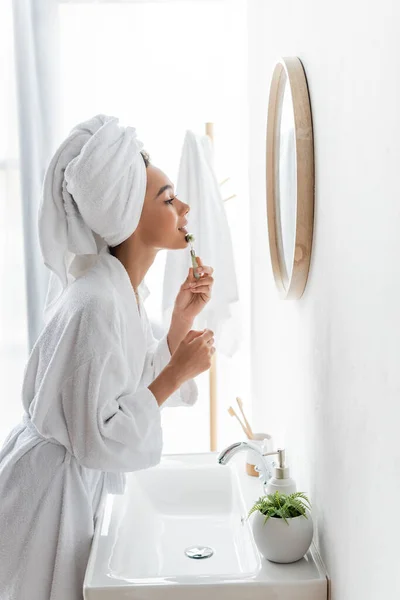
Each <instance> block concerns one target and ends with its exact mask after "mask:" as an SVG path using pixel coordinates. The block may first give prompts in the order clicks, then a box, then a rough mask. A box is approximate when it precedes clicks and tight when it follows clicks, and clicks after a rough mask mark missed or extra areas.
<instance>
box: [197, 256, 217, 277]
mask: <svg viewBox="0 0 400 600" xmlns="http://www.w3.org/2000/svg"><path fill="white" fill-rule="evenodd" d="M196 260H197V264H198V265H199V266H198V267H197V269H196V271H197V273H200V274H202V273H205V274H207V275H212V274H213V273H214V269H213V268H212V267H208V266H207V265H203V261H202V260H201V258H200V256H196Z"/></svg>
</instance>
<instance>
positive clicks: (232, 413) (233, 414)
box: [228, 406, 253, 440]
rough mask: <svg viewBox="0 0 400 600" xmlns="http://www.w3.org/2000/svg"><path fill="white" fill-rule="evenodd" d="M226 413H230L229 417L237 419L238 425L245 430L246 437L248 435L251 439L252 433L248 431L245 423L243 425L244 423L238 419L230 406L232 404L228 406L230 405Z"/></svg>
mask: <svg viewBox="0 0 400 600" xmlns="http://www.w3.org/2000/svg"><path fill="white" fill-rule="evenodd" d="M228 413H229V414H230V415H231V417H235V418H236V419H237V420H238V421H239V423H240V426H241V428H242V429H243V431H244V432H245V434H246V436H247V437H248V438H249V439H250V440H251V439H253V437H252V435H251V434H250V431H249V430H248V429H247V427H246V425H244V424H243V423H242V421H241V420H240V419H239V417H238V415H237V414H236V412H235V410H234V409H233V408H232V406H230V407H229V408H228Z"/></svg>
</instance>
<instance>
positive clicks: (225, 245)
mask: <svg viewBox="0 0 400 600" xmlns="http://www.w3.org/2000/svg"><path fill="white" fill-rule="evenodd" d="M176 193H177V196H178V197H179V199H180V200H182V201H183V202H186V203H187V204H189V206H190V213H189V214H188V221H189V224H188V227H187V229H188V231H190V233H192V234H193V235H194V237H195V241H194V248H195V250H196V254H197V256H199V257H200V258H201V260H202V261H203V263H204V264H205V265H209V266H212V267H213V268H214V286H213V294H212V298H211V300H210V302H209V303H208V304H207V306H206V308H205V309H204V310H203V311H202V313H201V314H200V315H199V316H198V317H197V318H196V320H195V324H194V328H195V329H204V328H209V329H211V330H212V331H214V334H215V343H216V348H217V351H218V352H222V353H223V354H225V355H227V356H232V355H233V354H234V353H235V351H236V349H237V347H238V344H239V340H240V332H239V320H238V318H237V317H236V314H237V303H238V300H239V296H238V288H237V281H236V273H235V264H234V257H233V248H232V240H231V235H230V230H229V225H228V221H227V218H226V213H225V208H224V202H223V199H222V196H221V192H220V188H219V184H218V181H217V178H216V175H215V172H214V166H213V154H212V144H211V140H210V138H209V136H207V135H203V136H199V135H196V134H195V133H193V131H190V130H188V131H186V135H185V139H184V143H183V149H182V155H181V159H180V164H179V171H178V178H177V183H176ZM190 266H191V260H190V252H189V248H185V249H183V250H173V251H171V250H169V251H168V252H167V259H166V266H165V274H164V288H163V304H162V307H163V319H164V324H166V323H168V322H169V318H170V317H171V313H172V310H173V306H174V302H175V298H176V295H177V293H178V291H179V288H180V286H181V285H182V283H183V281H184V280H185V279H186V277H187V271H188V268H189V267H190Z"/></svg>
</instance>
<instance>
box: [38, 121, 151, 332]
mask: <svg viewBox="0 0 400 600" xmlns="http://www.w3.org/2000/svg"><path fill="white" fill-rule="evenodd" d="M142 148H143V143H142V142H140V141H139V140H138V139H137V137H136V129H135V128H134V127H123V126H121V125H119V123H118V119H117V118H116V117H109V116H105V115H97V116H95V117H93V118H91V119H89V120H88V121H85V122H83V123H80V124H79V125H77V126H76V127H74V129H73V130H72V131H71V133H70V135H69V137H68V138H67V139H66V140H64V142H63V143H62V144H61V146H60V147H59V148H58V150H57V151H56V153H55V154H54V156H53V158H52V160H51V162H50V164H49V166H48V169H47V171H46V175H45V179H44V184H43V195H42V202H41V205H40V209H39V242H40V247H41V250H42V255H43V260H44V263H45V264H46V266H47V267H48V268H49V269H50V270H51V274H50V281H49V288H48V292H47V298H46V303H45V309H44V317H45V321H48V319H49V318H50V317H51V314H52V310H53V309H54V305H55V303H56V302H57V300H58V299H59V298H60V296H61V294H62V293H63V291H64V290H65V288H66V287H67V285H68V283H69V282H70V280H71V278H70V277H69V275H71V276H72V277H76V276H79V275H80V274H82V273H83V272H85V269H86V268H87V267H88V266H91V265H92V264H93V259H95V257H96V255H97V254H98V252H99V251H100V250H101V248H102V247H103V246H104V245H105V244H107V245H109V246H116V245H118V244H120V243H122V242H123V241H125V240H126V239H127V238H128V237H129V236H130V235H131V234H132V233H133V232H134V231H135V229H136V227H137V225H138V223H139V220H140V215H141V212H142V208H143V202H144V197H145V194H146V183H147V177H146V166H145V164H144V160H143V157H142V155H141V153H140V150H141V149H142Z"/></svg>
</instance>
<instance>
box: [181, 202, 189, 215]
mask: <svg viewBox="0 0 400 600" xmlns="http://www.w3.org/2000/svg"><path fill="white" fill-rule="evenodd" d="M181 204H182V207H181V212H182V214H184V215H187V214H188V212H189V211H190V206H189V204H186V202H182V200H181Z"/></svg>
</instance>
